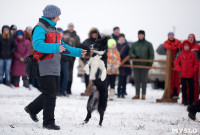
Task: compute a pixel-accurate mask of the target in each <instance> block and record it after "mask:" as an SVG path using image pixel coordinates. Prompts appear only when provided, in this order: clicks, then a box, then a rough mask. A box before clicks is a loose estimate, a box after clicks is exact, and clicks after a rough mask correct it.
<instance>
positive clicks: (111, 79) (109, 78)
mask: <svg viewBox="0 0 200 135" xmlns="http://www.w3.org/2000/svg"><path fill="white" fill-rule="evenodd" d="M115 80H116V75H107V87H109V86H110V88H111V89H115Z"/></svg>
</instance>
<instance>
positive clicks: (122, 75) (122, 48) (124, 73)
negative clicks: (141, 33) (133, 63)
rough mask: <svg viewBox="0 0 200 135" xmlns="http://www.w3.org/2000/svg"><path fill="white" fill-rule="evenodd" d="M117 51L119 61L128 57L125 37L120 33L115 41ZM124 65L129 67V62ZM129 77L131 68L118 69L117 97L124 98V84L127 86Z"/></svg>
mask: <svg viewBox="0 0 200 135" xmlns="http://www.w3.org/2000/svg"><path fill="white" fill-rule="evenodd" d="M117 49H118V51H119V53H120V57H121V61H123V60H124V59H125V58H126V57H127V56H128V55H129V49H130V47H129V45H128V42H127V41H126V39H125V35H124V34H123V33H121V34H120V35H119V40H118V41H117ZM124 64H126V65H130V62H129V61H127V62H125V63H124ZM129 75H131V68H128V67H120V68H119V81H118V88H117V91H118V92H117V96H118V97H122V98H124V96H125V95H127V93H126V84H127V77H128V76H129Z"/></svg>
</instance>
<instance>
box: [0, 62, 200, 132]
mask: <svg viewBox="0 0 200 135" xmlns="http://www.w3.org/2000/svg"><path fill="white" fill-rule="evenodd" d="M76 65H77V63H76ZM76 75H77V74H76V71H75V76H76ZM75 76H74V83H73V86H72V92H73V95H72V96H70V97H58V98H57V105H56V110H55V119H56V123H57V124H58V125H60V126H61V130H60V131H49V130H46V129H43V128H42V112H40V113H39V114H38V117H39V120H40V121H39V122H38V123H35V122H33V121H32V120H31V119H30V117H29V116H28V114H27V113H25V111H24V107H25V106H26V105H27V104H28V103H29V102H31V101H32V100H33V99H34V98H36V96H38V95H39V94H40V92H38V91H37V90H36V89H32V90H31V91H29V90H27V89H25V88H23V87H20V88H14V89H12V88H9V87H6V86H4V85H0V135H168V134H169V135H170V134H176V132H177V130H182V129H184V130H187V132H189V131H192V130H194V131H195V134H200V122H198V121H191V120H189V119H188V117H187V111H186V107H185V106H183V105H181V104H180V101H179V103H176V104H167V103H156V99H157V98H161V96H162V94H163V91H162V90H152V88H151V86H150V85H148V88H147V100H145V101H142V100H131V98H132V96H133V95H134V94H135V88H134V86H132V85H131V84H128V85H127V92H128V96H126V98H125V99H121V98H120V99H117V98H115V100H114V101H109V102H108V107H107V111H106V113H105V116H104V121H103V126H102V127H101V128H99V127H97V125H98V122H99V115H98V113H96V112H95V113H93V117H92V118H91V120H90V121H89V123H88V124H86V125H80V123H82V122H83V120H84V119H85V116H86V113H87V112H86V103H87V99H88V97H81V96H79V95H80V93H81V92H83V91H84V86H85V85H84V84H83V83H82V82H81V80H80V78H77V77H75ZM197 119H200V115H198V114H197ZM179 133H182V131H179ZM193 134H194V133H193Z"/></svg>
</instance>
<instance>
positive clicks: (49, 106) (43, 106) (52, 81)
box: [28, 76, 59, 125]
mask: <svg viewBox="0 0 200 135" xmlns="http://www.w3.org/2000/svg"><path fill="white" fill-rule="evenodd" d="M58 87H59V76H42V77H40V88H41V91H42V94H40V95H39V96H38V97H37V98H36V99H35V100H34V101H33V102H31V103H30V104H29V105H28V108H29V110H30V112H31V113H33V114H38V113H39V112H40V111H41V110H43V125H48V124H53V123H55V119H54V110H55V105H56V94H57V91H58Z"/></svg>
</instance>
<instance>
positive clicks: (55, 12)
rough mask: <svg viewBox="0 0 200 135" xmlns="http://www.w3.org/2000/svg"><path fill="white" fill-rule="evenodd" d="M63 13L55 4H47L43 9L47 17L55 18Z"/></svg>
mask: <svg viewBox="0 0 200 135" xmlns="http://www.w3.org/2000/svg"><path fill="white" fill-rule="evenodd" d="M59 15H61V11H60V8H59V7H57V6H55V5H47V6H46V7H45V8H44V10H43V16H44V17H46V18H53V17H56V16H59Z"/></svg>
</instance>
